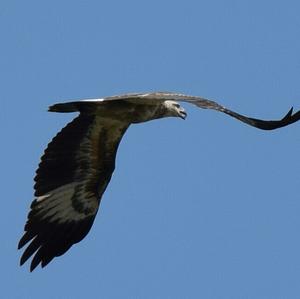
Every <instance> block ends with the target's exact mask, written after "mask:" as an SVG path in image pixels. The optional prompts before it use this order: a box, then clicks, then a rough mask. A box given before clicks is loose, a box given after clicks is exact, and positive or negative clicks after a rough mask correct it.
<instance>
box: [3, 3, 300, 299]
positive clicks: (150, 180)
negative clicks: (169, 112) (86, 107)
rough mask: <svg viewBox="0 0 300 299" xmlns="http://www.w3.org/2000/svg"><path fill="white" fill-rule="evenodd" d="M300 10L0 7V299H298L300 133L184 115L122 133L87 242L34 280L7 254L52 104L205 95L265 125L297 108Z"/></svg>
mask: <svg viewBox="0 0 300 299" xmlns="http://www.w3.org/2000/svg"><path fill="white" fill-rule="evenodd" d="M299 11H300V4H299V1H289V0H287V1H277V0H275V1H274V0H273V1H271V0H269V1H263V0H251V1H250V0H249V1H237V0H236V1H233V0H226V1H221V0H203V1H199V0H185V1H178V0H172V1H171V0H168V1H163V0H159V1H158V0H152V1H141V0H126V1H123V0H122V1H121V0H118V1H117V0H109V1H106V0H102V1H96V0H91V1H58V0H52V1H30V0H28V1H15V0H9V1H8V0H6V1H5V0H2V1H1V2H0V36H1V47H0V53H1V55H0V82H1V88H0V101H1V111H0V125H1V129H0V130H1V136H2V148H1V157H2V158H1V160H2V161H1V164H2V167H1V169H2V171H1V181H2V196H1V198H2V200H1V207H2V209H1V211H2V213H1V214H2V216H1V217H0V227H1V236H2V238H1V239H2V242H1V244H2V246H1V267H0V275H1V290H0V292H1V293H2V294H0V297H1V298H9V299H10V298H31V299H34V298H43V299H47V298H226V299H227V298H230V299H232V298H237V299H238V298H256V299H257V298H262V299H265V298H272V299H276V298H300V233H299V232H300V217H299V215H300V196H299V179H300V174H299V169H300V159H299V147H300V123H296V124H293V125H291V126H290V127H286V128H283V129H279V130H277V131H272V132H264V131H260V130H258V129H255V128H252V127H248V126H246V125H245V124H243V123H240V122H238V121H236V120H234V119H231V118H229V117H228V116H226V115H222V114H220V113H217V112H214V111H207V110H200V109H197V108H194V107H191V106H188V105H186V106H185V108H186V109H187V110H188V114H189V115H188V118H187V120H186V121H182V120H180V119H163V120H158V121H153V122H149V123H145V124H141V125H133V126H132V127H131V128H130V129H129V130H128V132H127V133H126V135H125V137H124V139H123V140H122V143H121V145H120V148H119V152H118V156H117V167H116V171H115V173H114V175H113V178H112V181H111V183H110V185H109V187H108V189H107V192H106V193H105V195H104V197H103V199H102V202H101V207H100V211H99V213H98V216H97V218H96V221H95V223H94V226H93V228H92V230H91V232H90V233H89V235H88V236H87V237H86V238H85V239H84V241H82V242H81V243H80V244H77V245H76V246H73V247H72V248H71V250H70V251H69V252H67V254H65V255H64V256H62V257H60V258H56V259H55V260H53V261H52V262H51V263H50V264H49V265H48V266H47V267H46V268H44V269H41V268H37V269H36V270H35V271H34V272H33V273H30V272H29V264H28V263H27V264H25V265H24V266H23V267H19V258H20V255H21V252H20V251H17V249H16V247H17V242H18V240H19V238H20V237H21V235H22V233H23V226H24V223H25V221H26V217H27V213H28V210H29V206H30V203H31V201H32V199H33V177H34V172H35V169H36V167H37V165H38V163H39V159H40V156H41V154H42V152H43V150H44V149H45V146H46V145H47V143H48V142H49V140H50V139H51V138H52V137H53V135H55V134H56V132H57V131H58V130H60V128H61V127H62V126H64V125H65V124H66V123H67V122H68V121H69V120H70V119H71V118H72V117H74V115H64V114H55V113H48V112H47V107H48V106H49V105H50V104H53V103H55V102H60V101H67V100H69V99H82V98H95V97H103V96H108V95H113V94H118V93H123V92H140V91H155V90H168V91H177V92H184V93H188V94H193V95H199V96H205V97H208V98H211V99H214V100H217V101H218V102H219V103H221V104H223V105H225V106H227V107H228V108H231V109H234V110H235V111H238V112H241V113H244V114H246V115H248V116H252V117H259V118H265V119H274V118H275V119H276V118H280V117H282V116H283V115H284V114H285V113H286V112H287V111H288V109H289V108H290V107H291V106H294V107H295V109H296V110H298V109H300V39H299V37H300V18H299Z"/></svg>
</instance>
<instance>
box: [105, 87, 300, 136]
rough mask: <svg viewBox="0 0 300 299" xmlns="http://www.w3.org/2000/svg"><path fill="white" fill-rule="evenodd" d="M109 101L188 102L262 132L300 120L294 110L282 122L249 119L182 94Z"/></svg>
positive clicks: (135, 95)
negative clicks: (228, 116)
mask: <svg viewBox="0 0 300 299" xmlns="http://www.w3.org/2000/svg"><path fill="white" fill-rule="evenodd" d="M109 100H126V101H130V102H134V103H136V104H138V103H141V104H142V103H144V101H147V103H150V104H151V103H153V104H155V102H157V101H166V100H173V101H180V102H187V103H190V104H193V105H195V106H197V107H199V108H203V109H213V110H216V111H220V112H223V113H226V114H228V115H230V116H231V117H234V118H236V119H238V120H240V121H242V122H244V123H246V124H248V125H250V126H252V127H256V128H259V129H262V130H274V129H278V128H281V127H284V126H287V125H290V124H292V123H294V122H296V121H298V120H300V111H298V112H296V113H294V114H293V108H291V109H290V110H289V112H288V113H287V114H286V115H285V116H284V117H283V118H282V119H280V120H262V119H257V118H252V117H247V116H244V115H242V114H239V113H237V112H234V111H232V110H229V109H227V108H226V107H224V106H221V105H220V104H218V103H216V102H214V101H211V100H208V99H205V98H201V97H197V96H190V95H185V94H180V93H174V92H153V93H130V94H124V95H118V96H112V97H107V98H104V99H101V101H103V102H105V101H109Z"/></svg>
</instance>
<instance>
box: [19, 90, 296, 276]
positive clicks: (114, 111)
mask: <svg viewBox="0 0 300 299" xmlns="http://www.w3.org/2000/svg"><path fill="white" fill-rule="evenodd" d="M178 102H187V103H191V104H193V105H196V106H197V107H199V108H204V109H213V110H217V111H220V112H223V113H226V114H228V115H229V116H231V117H234V118H236V119H238V120H239V121H242V122H244V123H246V124H248V125H250V126H253V127H256V128H259V129H262V130H273V129H277V128H280V127H283V126H287V125H289V124H291V123H294V122H296V121H298V120H299V119H300V111H298V112H297V113H295V114H293V108H292V109H291V110H290V111H289V112H288V113H287V114H286V116H285V117H283V118H282V119H281V120H275V121H265V120H260V119H255V118H250V117H246V116H243V115H241V114H238V113H236V112H234V111H231V110H229V109H227V108H225V107H223V106H221V105H219V104H217V103H216V102H214V101H211V100H207V99H204V98H201V97H196V96H189V95H184V94H178V93H172V92H154V93H134V94H125V95H117V96H111V97H106V98H103V99H89V100H81V101H73V102H68V103H59V104H55V105H53V106H50V107H49V111H51V112H79V115H78V116H77V117H76V118H75V119H74V120H73V121H71V122H70V123H69V124H68V125H67V126H66V127H65V128H63V129H62V130H61V131H60V132H59V133H58V134H57V135H56V136H55V137H54V138H53V139H52V141H51V142H50V143H49V145H48V147H47V149H46V150H45V152H44V155H43V156H42V158H41V162H40V164H39V167H38V169H37V171H36V176H35V179H34V180H35V185H34V189H35V194H34V195H35V199H34V200H33V202H32V204H31V207H30V208H31V210H30V212H29V214H28V219H27V222H26V225H25V228H24V230H25V232H24V235H23V236H22V238H21V240H20V242H19V244H18V249H20V248H22V247H23V246H24V245H26V244H27V243H28V242H30V243H29V245H28V246H27V248H26V249H25V251H24V252H23V255H22V257H21V261H20V264H21V265H23V264H24V263H25V262H26V261H27V260H28V259H29V258H30V257H31V256H32V255H33V259H32V261H31V266H30V271H33V270H34V269H35V268H36V267H37V266H38V265H39V264H41V266H42V267H44V266H46V265H47V264H48V263H49V262H50V261H51V260H52V259H53V258H54V257H57V256H60V255H62V254H64V253H65V252H66V251H67V250H68V249H69V248H70V247H71V246H72V245H73V244H75V243H78V242H80V241H81V240H82V239H83V238H84V237H85V236H86V235H87V233H88V232H89V230H90V228H91V227H92V225H93V222H94V219H95V216H96V214H97V211H98V208H99V204H100V200H101V197H102V195H103V193H104V192H105V189H106V187H107V185H108V183H109V181H110V179H111V176H112V173H113V171H114V169H115V159H116V153H117V149H118V146H119V143H120V141H121V139H122V137H123V135H124V133H125V132H126V130H127V129H128V127H129V126H130V125H131V124H135V123H142V122H146V121H149V120H153V119H158V118H163V117H171V116H173V117H180V118H182V119H185V117H186V115H187V114H186V112H185V110H184V109H183V108H182V107H181V106H180V104H179V103H178Z"/></svg>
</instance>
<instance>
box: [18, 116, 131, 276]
mask: <svg viewBox="0 0 300 299" xmlns="http://www.w3.org/2000/svg"><path fill="white" fill-rule="evenodd" d="M128 126H129V125H128V124H125V123H122V122H120V121H113V120H108V119H105V118H99V117H98V118H97V116H95V115H91V114H84V113H83V114H80V115H79V116H78V117H77V118H75V119H74V120H73V121H72V122H71V123H69V124H68V125H67V126H66V127H65V128H64V129H63V130H62V131H61V132H60V133H58V134H57V136H56V137H54V139H53V140H52V141H51V142H50V143H49V145H48V148H47V149H46V151H45V153H44V156H43V157H42V159H41V163H40V165H39V168H38V170H37V172H36V177H35V182H36V183H35V190H36V191H35V197H36V198H35V199H34V201H33V202H32V204H31V211H30V212H29V214H28V220H27V223H26V225H25V233H24V235H23V237H22V238H21V240H20V242H19V245H18V248H21V247H23V246H24V245H25V244H27V243H28V242H30V244H29V245H28V246H27V248H26V249H25V251H24V253H23V255H22V257H21V261H20V263H21V265H22V264H23V263H25V262H26V260H27V259H29V258H30V257H31V256H32V255H34V257H33V259H32V262H31V266H30V270H31V271H32V270H34V268H35V267H36V266H37V265H38V264H39V263H41V265H42V267H44V266H45V265H47V264H48V263H49V262H50V261H51V260H52V259H53V258H54V257H56V256H59V255H62V254H64V253H65V252H66V251H67V250H68V249H69V248H70V247H71V246H72V245H73V244H75V243H77V242H79V241H81V240H82V239H83V238H84V237H85V236H86V235H87V233H88V232H89V230H90V228H91V227H92V224H93V221H94V219H95V216H96V213H97V211H98V207H99V203H100V199H101V196H102V194H103V192H104V191H105V189H106V187H107V185H108V183H109V181H110V178H111V175H112V173H113V171H114V167H115V156H116V152H117V148H118V145H119V142H120V140H121V138H122V136H123V134H124V133H125V131H126V129H127V128H128Z"/></svg>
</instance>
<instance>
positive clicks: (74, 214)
mask: <svg viewBox="0 0 300 299" xmlns="http://www.w3.org/2000/svg"><path fill="white" fill-rule="evenodd" d="M83 184H84V182H81V183H70V184H66V185H64V186H61V187H59V188H57V189H54V190H52V191H51V192H49V193H47V194H45V195H43V196H39V197H37V198H36V205H35V209H36V210H37V211H38V212H37V213H36V216H37V217H40V219H44V220H45V219H47V221H49V222H58V223H65V222H72V221H79V220H82V219H85V218H86V217H87V216H89V215H94V214H96V212H97V210H98V200H97V199H96V198H95V197H94V196H91V194H86V193H85V192H83V190H82V188H81V187H82V185H83ZM78 189H80V191H79V192H78ZM76 203H79V204H80V210H78V208H77V206H76ZM82 211H88V212H86V213H84V212H82Z"/></svg>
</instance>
